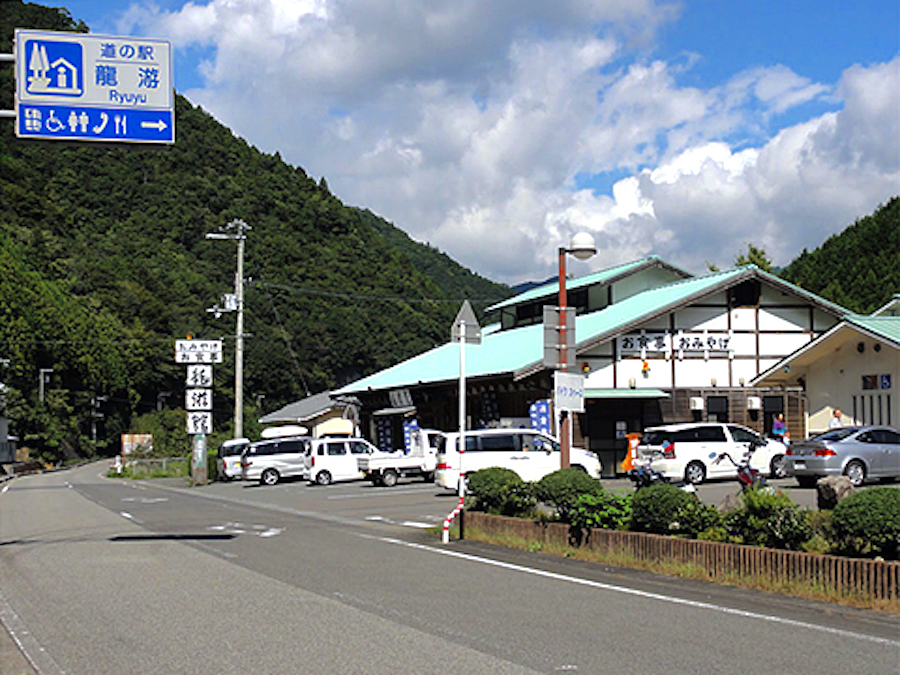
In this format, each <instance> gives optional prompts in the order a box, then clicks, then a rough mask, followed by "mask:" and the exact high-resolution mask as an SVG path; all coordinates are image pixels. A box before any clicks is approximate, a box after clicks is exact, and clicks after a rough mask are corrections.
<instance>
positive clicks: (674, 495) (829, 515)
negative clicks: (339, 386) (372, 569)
mask: <svg viewBox="0 0 900 675" xmlns="http://www.w3.org/2000/svg"><path fill="white" fill-rule="evenodd" d="M468 485H469V495H468V498H467V508H468V509H469V510H473V511H483V512H485V513H492V514H497V515H506V516H515V517H519V518H530V519H533V520H538V521H545V522H559V523H564V524H566V525H569V526H570V527H571V528H572V530H573V540H581V539H582V538H583V537H584V536H585V533H584V532H583V531H587V530H590V529H591V528H602V529H613V530H629V531H632V532H648V533H652V534H664V535H671V536H674V537H683V538H688V539H701V540H707V541H722V542H727V543H732V544H746V545H750V546H761V547H766V548H773V549H783V550H793V551H806V552H809V553H829V554H834V555H844V556H854V557H865V558H882V559H884V560H898V559H900V550H898V545H900V490H897V489H895V488H891V487H871V488H866V489H863V490H860V491H859V492H856V493H854V494H853V495H851V496H849V497H847V498H846V499H844V500H842V501H841V502H839V503H838V505H837V506H836V507H835V509H834V510H833V511H814V510H811V509H806V508H803V507H800V506H798V505H797V504H795V503H794V502H793V501H792V500H791V499H790V497H788V496H787V495H785V494H783V493H781V492H780V491H775V490H771V489H769V488H762V489H750V490H746V491H743V492H741V494H740V496H739V497H738V499H737V501H736V502H735V505H734V506H733V507H731V508H727V509H725V510H722V511H720V510H719V509H717V508H716V507H714V506H711V505H708V504H703V503H702V502H701V501H700V500H698V499H697V498H696V497H694V496H693V495H690V494H688V493H686V492H684V491H682V490H680V489H679V488H677V487H675V486H674V485H668V484H661V485H654V486H651V487H648V488H643V489H641V490H638V491H637V492H624V493H612V492H610V491H608V490H606V489H605V488H603V487H602V485H601V484H600V483H599V482H598V481H596V480H593V479H592V478H590V477H589V476H587V475H586V474H584V473H583V472H582V471H579V470H577V469H563V470H561V471H556V472H554V473H552V474H549V475H547V476H545V477H544V478H542V479H541V480H540V481H538V482H537V483H528V482H525V481H522V480H521V479H520V478H519V477H518V476H517V475H516V474H515V473H514V472H512V471H509V470H507V469H500V468H492V469H484V470H482V471H477V472H475V473H473V474H472V475H471V476H469V483H468Z"/></svg>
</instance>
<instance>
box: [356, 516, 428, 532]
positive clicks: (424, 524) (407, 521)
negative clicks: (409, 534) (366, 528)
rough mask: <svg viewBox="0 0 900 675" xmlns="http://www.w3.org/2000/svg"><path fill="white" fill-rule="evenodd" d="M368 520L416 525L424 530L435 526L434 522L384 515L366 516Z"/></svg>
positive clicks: (409, 525)
mask: <svg viewBox="0 0 900 675" xmlns="http://www.w3.org/2000/svg"><path fill="white" fill-rule="evenodd" d="M366 520H368V521H370V522H376V523H387V524H388V525H402V526H403V527H416V528H419V529H422V530H427V529H429V528H432V527H434V524H432V523H419V522H416V521H415V520H401V521H399V522H398V521H396V520H391V519H390V518H385V517H384V516H366Z"/></svg>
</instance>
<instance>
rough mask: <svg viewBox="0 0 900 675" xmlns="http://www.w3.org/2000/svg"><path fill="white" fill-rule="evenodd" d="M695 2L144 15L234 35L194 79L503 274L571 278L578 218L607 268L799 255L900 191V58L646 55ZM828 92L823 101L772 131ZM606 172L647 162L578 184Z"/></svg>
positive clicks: (490, 272) (224, 5) (303, 154)
mask: <svg viewBox="0 0 900 675" xmlns="http://www.w3.org/2000/svg"><path fill="white" fill-rule="evenodd" d="M676 12H677V10H676V9H674V8H673V6H672V5H669V4H663V3H662V2H657V1H655V0H610V1H606V2H602V3H598V2H594V1H592V0H571V1H569V2H559V3H546V2H545V1H544V0H494V1H493V2H479V1H478V0H457V1H456V2H453V3H447V2H443V1H438V0H433V1H431V0H394V1H393V2H390V3H387V2H371V0H344V1H342V2H337V1H335V0H210V1H208V2H205V3H200V2H195V3H187V4H186V5H184V6H183V7H182V8H181V9H180V10H179V11H176V12H164V11H160V10H152V11H151V10H146V9H139V10H132V12H131V13H130V14H129V15H128V17H127V20H128V21H130V22H132V24H134V25H138V26H140V29H141V30H143V31H145V32H147V33H153V34H157V35H159V34H165V35H170V36H171V37H172V39H173V40H174V41H175V43H176V47H181V48H185V47H195V46H200V47H209V46H212V47H214V52H213V55H212V57H211V58H210V60H209V62H208V63H207V64H205V65H204V66H203V68H204V70H203V72H204V74H205V75H206V76H207V78H208V80H207V81H206V83H205V84H204V86H203V87H202V88H197V89H195V90H192V91H189V92H187V94H188V96H189V98H190V99H191V100H192V101H194V102H195V103H199V104H201V105H203V107H204V108H206V109H207V110H209V111H211V112H212V113H213V114H214V115H216V117H217V118H218V119H220V120H221V121H222V122H224V123H225V124H227V125H229V126H230V127H231V128H232V129H234V130H235V132H236V133H238V134H240V135H242V136H244V137H245V138H247V139H248V140H249V141H250V142H251V143H253V144H255V145H257V146H259V147H261V148H263V149H265V150H267V151H274V150H278V151H280V153H281V154H282V156H283V157H285V158H286V159H287V160H288V161H290V162H292V163H294V164H298V165H300V166H303V167H304V168H305V169H306V170H307V171H308V172H309V173H310V174H312V175H317V176H318V175H325V176H326V177H327V179H328V183H329V186H330V187H331V189H332V190H333V191H334V192H335V193H336V194H337V195H338V196H340V197H341V198H342V199H344V200H345V201H347V202H349V203H352V204H357V205H360V206H364V207H367V208H371V209H372V210H373V211H375V212H377V213H380V214H382V215H384V216H385V217H387V218H388V219H389V220H391V221H392V222H394V223H395V224H396V225H397V226H398V227H400V228H402V229H403V230H405V231H407V232H409V233H410V234H411V235H412V236H414V237H416V238H418V239H420V240H422V241H428V242H429V243H431V244H433V245H436V246H438V247H439V248H441V249H442V250H444V251H446V252H448V253H449V254H450V255H451V256H453V257H454V258H456V259H457V260H459V261H460V262H462V263H463V264H465V265H467V266H469V267H471V268H473V269H475V270H476V271H478V272H480V273H482V274H485V275H487V276H489V277H491V278H494V279H497V280H500V281H508V282H518V281H522V280H525V279H536V278H545V277H548V276H551V275H552V273H553V270H554V263H555V251H556V248H557V247H558V245H559V244H560V243H561V242H564V241H565V240H567V239H568V237H569V236H570V235H571V234H572V233H573V232H575V231H578V230H580V229H588V230H590V231H592V232H594V233H595V235H596V237H597V240H598V243H599V244H600V245H601V248H602V250H601V253H600V255H598V257H597V259H596V260H595V261H594V262H593V263H592V265H593V266H594V267H597V266H600V265H607V264H615V263H618V262H622V261H624V260H627V259H633V258H635V257H638V256H642V255H646V254H649V253H659V254H661V255H663V256H664V257H666V258H667V259H670V260H671V261H672V262H675V263H678V264H681V265H684V266H687V267H689V268H692V269H695V270H697V271H701V270H702V269H704V264H703V263H704V261H706V260H709V261H711V262H716V263H717V264H719V265H728V264H730V262H731V260H733V258H734V255H735V254H736V253H737V252H738V250H739V249H741V248H743V247H744V245H745V244H746V243H747V242H751V241H752V242H753V243H755V244H757V245H762V246H764V247H765V248H766V250H767V251H768V252H769V254H770V256H771V257H772V258H773V259H774V260H775V262H776V263H784V262H787V261H788V260H790V258H792V257H793V256H794V255H796V254H797V253H798V252H799V250H800V249H801V248H802V247H804V246H807V247H814V246H816V245H818V244H819V243H820V242H821V241H822V240H823V239H824V238H825V237H826V236H827V235H828V234H831V233H833V232H836V231H839V230H840V229H841V228H842V227H844V226H845V225H846V224H848V223H849V222H852V220H853V219H855V218H856V217H859V216H860V215H863V214H865V213H867V212H869V211H871V210H872V208H873V207H874V206H875V205H877V204H878V203H879V202H882V201H885V200H886V199H887V198H888V197H889V196H891V195H892V194H894V193H896V192H897V185H898V183H900V181H898V179H900V175H898V172H900V166H898V165H900V129H898V126H900V120H898V115H897V111H898V109H900V102H898V97H900V93H898V92H900V74H898V70H900V65H898V64H900V59H894V60H893V61H891V62H890V63H886V64H875V65H872V66H869V67H863V66H854V67H851V68H849V69H848V70H847V71H845V73H844V76H843V78H842V79H841V81H840V82H839V83H837V84H830V83H817V82H813V81H810V80H809V79H807V78H805V77H803V76H801V75H799V74H797V73H794V72H793V71H791V70H790V69H788V68H786V67H784V66H778V65H776V66H773V67H768V68H760V67H755V68H752V69H749V70H747V71H743V72H738V73H735V74H734V75H733V77H732V78H731V79H730V80H729V81H727V82H725V83H724V84H722V85H720V86H717V87H713V88H709V89H703V88H701V87H699V86H693V87H688V86H684V85H682V84H680V80H681V79H683V78H682V75H683V74H684V73H685V72H686V71H689V70H690V68H691V66H692V62H691V61H690V60H688V61H686V62H685V61H681V62H678V63H671V62H666V61H663V60H660V59H657V60H647V59H643V58H641V57H640V56H639V54H644V53H647V52H648V48H649V46H651V45H652V40H653V37H654V35H655V31H656V30H657V29H658V28H659V27H660V26H661V25H663V24H665V23H666V22H668V21H672V20H674V19H675V18H676V16H677V13H676ZM636 46H638V47H641V49H640V50H637V49H635V47H636ZM810 103H816V104H818V105H819V110H820V112H819V113H817V114H818V115H819V116H818V117H816V118H813V119H808V120H807V121H805V122H802V123H799V124H795V125H794V126H790V127H787V128H783V129H781V130H780V131H778V132H777V133H774V134H773V133H772V132H771V131H770V128H771V125H772V124H773V120H776V119H782V118H783V116H784V115H785V113H788V112H792V111H796V110H797V109H798V106H801V105H804V104H810ZM841 104H842V105H843V107H842V108H841V107H840V106H841ZM823 106H830V107H831V109H832V110H831V112H828V113H826V114H822V113H821V110H822V107H823ZM592 174H599V175H600V178H601V180H602V175H603V174H608V175H616V176H620V177H621V176H623V175H626V174H630V177H627V178H624V179H623V180H620V181H619V182H617V183H616V184H615V185H614V187H613V188H612V189H611V190H610V192H611V194H594V193H593V192H591V191H590V190H586V189H585V190H578V189H576V188H575V186H576V184H577V177H584V176H590V175H592Z"/></svg>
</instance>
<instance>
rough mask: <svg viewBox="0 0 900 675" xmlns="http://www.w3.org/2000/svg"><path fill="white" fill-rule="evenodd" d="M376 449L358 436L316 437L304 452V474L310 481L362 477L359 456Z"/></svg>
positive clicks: (372, 452) (363, 475) (365, 455)
mask: <svg viewBox="0 0 900 675" xmlns="http://www.w3.org/2000/svg"><path fill="white" fill-rule="evenodd" d="M377 452H378V449H377V448H376V447H375V446H374V445H372V444H371V443H369V442H368V441H365V440H363V439H362V438H317V439H315V440H313V441H311V442H310V443H309V446H308V448H307V452H306V464H307V476H306V477H307V478H308V479H309V481H310V482H311V483H317V484H319V485H328V484H329V483H332V482H334V481H339V480H362V479H363V478H365V476H366V474H365V473H364V472H363V471H362V470H360V468H359V462H358V460H359V458H360V457H368V456H370V455H372V454H375V453H377Z"/></svg>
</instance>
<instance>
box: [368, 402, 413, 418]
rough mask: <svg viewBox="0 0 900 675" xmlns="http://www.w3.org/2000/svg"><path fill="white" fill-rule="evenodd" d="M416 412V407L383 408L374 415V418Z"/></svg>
mask: <svg viewBox="0 0 900 675" xmlns="http://www.w3.org/2000/svg"><path fill="white" fill-rule="evenodd" d="M412 412H416V406H414V405H413V406H407V407H405V408H382V409H381V410H376V411H375V412H373V413H372V417H386V416H388V415H406V414H407V413H412Z"/></svg>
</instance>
